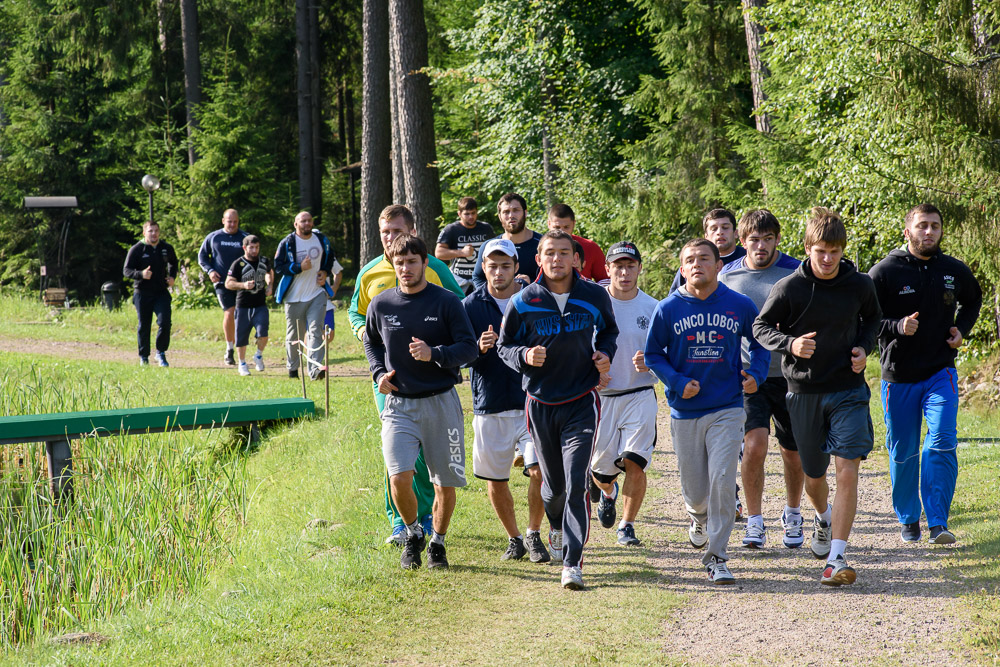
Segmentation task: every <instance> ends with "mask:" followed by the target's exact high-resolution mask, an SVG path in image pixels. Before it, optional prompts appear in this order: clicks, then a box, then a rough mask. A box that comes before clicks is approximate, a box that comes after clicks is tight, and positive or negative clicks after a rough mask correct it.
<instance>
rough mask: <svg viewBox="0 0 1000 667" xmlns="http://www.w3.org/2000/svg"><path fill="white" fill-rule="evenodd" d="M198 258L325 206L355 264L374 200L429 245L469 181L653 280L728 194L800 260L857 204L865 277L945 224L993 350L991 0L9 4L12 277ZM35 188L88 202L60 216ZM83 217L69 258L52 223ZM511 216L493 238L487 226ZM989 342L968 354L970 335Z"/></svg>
mask: <svg viewBox="0 0 1000 667" xmlns="http://www.w3.org/2000/svg"><path fill="white" fill-rule="evenodd" d="M145 173H152V174H155V175H157V176H158V177H159V178H160V180H161V181H162V183H163V187H162V189H161V190H160V191H159V192H157V193H156V194H155V218H156V220H157V221H158V222H160V224H161V226H162V227H163V232H164V237H165V238H166V239H167V240H169V241H170V242H171V243H172V244H173V245H174V246H175V247H176V248H177V251H178V254H179V255H180V256H181V257H182V261H183V262H184V263H185V264H186V266H188V267H193V268H194V270H188V271H185V272H184V275H183V280H182V283H183V287H181V288H180V289H181V290H182V291H183V292H186V293H188V294H189V295H194V296H193V297H192V301H197V298H196V297H197V295H198V294H205V295H208V294H210V290H208V289H207V288H206V287H205V286H204V277H203V276H202V275H201V272H200V270H198V269H197V266H196V265H195V264H194V262H193V260H194V257H195V255H196V253H197V250H198V247H199V244H200V241H201V239H202V238H203V236H204V235H205V234H206V233H207V232H209V231H211V230H212V229H216V228H218V227H219V226H220V224H219V223H220V219H221V215H222V211H223V210H224V209H225V208H228V207H235V208H237V209H239V211H240V214H241V221H242V224H243V227H244V228H245V229H248V230H250V231H253V232H254V233H257V234H259V235H261V236H262V237H263V238H264V242H265V251H266V250H267V248H274V247H275V245H276V243H277V241H278V240H279V239H280V238H281V237H282V236H284V235H285V234H287V233H288V232H289V231H291V220H292V217H293V216H294V214H295V213H296V212H297V211H298V210H299V209H300V208H306V209H309V210H311V211H312V212H313V213H314V215H315V216H316V218H317V219H318V222H319V228H321V229H322V230H323V231H325V232H326V233H327V234H328V235H329V236H330V237H331V238H332V239H333V241H334V243H335V245H336V249H337V253H338V256H339V257H340V258H341V262H342V264H344V265H345V267H346V269H347V271H346V275H347V276H348V277H350V276H352V275H353V274H354V273H355V272H356V271H357V269H358V268H359V267H360V264H362V263H363V262H365V261H367V260H368V259H370V257H372V256H374V254H375V253H376V252H377V248H378V246H377V238H376V237H374V236H373V235H372V230H373V228H374V220H375V217H376V216H377V213H378V210H379V209H380V208H381V206H383V205H385V204H387V203H390V201H401V202H406V203H408V204H410V205H411V206H413V207H414V208H415V209H416V211H417V213H418V222H419V225H420V230H421V234H422V235H423V236H424V237H425V238H427V239H431V240H433V239H434V238H436V234H437V230H438V229H439V228H440V226H441V225H442V224H446V223H448V222H450V221H452V220H453V219H454V210H455V205H456V202H457V200H458V199H459V198H460V197H462V196H473V197H475V198H476V200H477V201H478V202H480V217H481V219H484V220H486V221H487V222H490V223H492V224H494V226H497V225H496V218H495V205H496V201H497V198H498V197H499V196H500V195H501V194H503V193H505V192H508V191H517V192H520V193H522V194H523V195H524V196H525V197H526V199H527V200H528V209H529V225H530V226H532V227H533V228H535V229H544V213H545V209H546V207H547V206H548V205H550V204H552V203H556V202H566V203H569V204H570V205H571V206H572V207H573V208H574V209H575V211H576V213H577V219H578V229H579V230H580V231H579V232H578V233H582V234H583V235H585V236H588V237H590V238H593V239H595V240H597V241H598V242H599V243H601V244H602V245H603V246H605V247H606V246H607V245H608V244H610V243H611V242H613V241H616V240H620V239H622V238H629V239H631V240H633V241H635V242H636V243H638V244H639V246H640V248H642V250H643V252H644V255H645V257H646V263H645V264H646V276H645V287H646V289H647V291H650V292H651V293H652V294H654V295H658V296H663V295H664V293H665V288H666V285H667V284H668V283H669V279H670V276H671V274H672V271H673V269H674V268H675V267H676V259H675V257H676V253H677V250H678V249H679V247H680V244H681V243H683V241H684V240H686V239H688V238H691V237H693V236H695V235H697V234H698V233H699V227H700V220H701V216H702V214H703V213H704V212H705V211H706V210H707V209H710V208H712V207H715V206H725V207H727V208H730V209H732V210H735V211H737V212H740V211H743V210H746V209H747V208H751V207H757V206H766V207H768V208H770V209H771V210H772V211H774V212H775V214H776V215H777V216H778V217H779V219H780V220H781V221H782V223H783V225H784V228H783V230H784V234H783V237H784V238H783V242H782V249H783V250H785V251H786V252H789V253H791V254H796V255H799V256H801V254H802V249H801V244H800V242H799V239H800V238H801V231H802V226H803V224H804V221H805V219H806V216H807V214H808V210H809V208H810V207H812V206H814V205H824V206H829V207H831V208H834V209H836V210H838V211H840V212H841V213H842V214H843V215H844V216H845V221H846V222H847V224H848V226H849V230H850V243H849V247H848V252H849V255H850V257H851V258H852V259H854V260H855V261H857V263H858V264H859V266H860V268H861V269H862V270H866V269H867V268H869V267H870V266H871V265H872V264H874V263H875V262H876V261H877V260H878V259H879V258H880V257H882V256H884V255H885V254H886V253H887V252H888V251H889V250H890V249H891V248H893V247H896V246H898V245H899V244H900V243H901V241H902V238H901V226H902V217H903V214H904V213H905V212H906V210H908V209H909V208H910V207H911V206H913V205H914V204H916V203H919V202H923V201H930V202H933V203H935V204H937V205H938V206H939V207H940V208H941V209H942V211H943V212H944V218H945V222H946V236H945V241H944V246H945V248H946V251H947V252H949V253H951V254H954V255H956V256H958V257H960V258H962V259H963V260H964V261H966V262H967V263H968V264H970V266H972V267H973V269H974V271H975V272H976V274H977V276H978V277H979V279H980V281H981V282H982V283H983V286H984V291H985V292H986V294H987V295H989V298H990V299H991V300H990V301H988V302H987V305H988V306H989V307H985V308H984V309H983V314H982V319H981V322H980V326H978V327H977V330H976V331H977V334H976V335H977V338H978V342H979V344H980V346H986V347H995V346H996V344H997V333H998V323H1000V300H998V296H997V289H996V288H997V284H998V281H1000V253H998V252H997V249H998V248H1000V224H998V211H1000V9H998V7H997V5H996V3H989V2H982V1H980V0H852V1H851V2H846V1H844V2H842V1H820V0H771V1H770V2H766V1H765V0H743V1H742V3H737V2H723V1H722V0H601V1H599V2H598V1H587V0H546V1H544V2H542V1H539V0H426V1H425V2H421V1H419V0H364V2H363V3H361V2H357V1H348V0H327V1H326V2H314V3H312V4H310V3H308V2H306V1H305V0H297V1H296V2H295V3H291V2H278V1H276V0H254V1H248V0H227V1H226V2H222V1H220V0H200V1H197V0H129V1H127V2H126V1H122V0H110V1H108V0H103V1H98V0H4V2H2V3H0V285H2V286H3V289H5V290H15V291H17V290H28V289H36V288H38V287H39V282H40V273H41V270H40V269H41V267H42V266H47V267H49V274H50V276H53V273H56V274H58V275H56V276H53V277H57V278H59V279H61V280H63V281H65V284H66V286H67V287H69V289H70V293H71V295H72V296H74V297H75V298H77V299H79V300H80V301H87V300H92V299H93V298H94V297H96V296H97V294H98V292H99V290H100V285H101V283H103V282H104V281H106V280H120V279H121V271H120V267H121V264H122V262H123V258H124V254H125V249H126V248H127V247H128V246H129V245H131V244H132V243H134V242H135V240H136V239H137V238H138V236H139V225H140V224H141V223H142V221H143V220H144V219H146V217H147V216H148V212H147V210H146V201H147V200H146V193H145V192H144V191H143V190H142V188H141V187H140V185H139V181H140V179H141V177H142V175H143V174H145ZM31 195H73V196H76V197H77V198H78V200H79V207H78V208H77V209H76V210H74V211H73V212H72V215H71V217H70V218H69V223H68V226H66V225H67V223H66V218H65V212H61V211H53V212H38V211H31V210H26V209H25V208H24V206H23V198H24V197H25V196H31ZM64 230H65V234H66V244H65V245H66V251H65V262H64V263H63V264H64V265H60V262H59V258H58V245H59V244H58V239H59V238H60V236H61V235H62V234H63V233H64ZM498 230H499V228H498ZM980 349H981V348H980Z"/></svg>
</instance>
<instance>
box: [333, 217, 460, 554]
mask: <svg viewBox="0 0 1000 667" xmlns="http://www.w3.org/2000/svg"><path fill="white" fill-rule="evenodd" d="M378 233H379V239H380V240H381V242H382V254H380V255H379V256H378V257H375V258H374V259H372V260H371V261H370V262H368V263H367V264H365V265H364V266H363V267H361V271H359V272H358V277H357V278H355V280H354V295H353V296H352V297H351V305H350V307H349V308H348V310H347V318H348V320H349V321H350V323H351V330H352V331H353V333H354V336H355V337H356V338H357V339H358V340H359V341H361V342H364V333H365V324H366V316H367V314H368V305H369V304H370V303H371V302H372V300H373V299H374V298H375V297H376V296H378V295H379V294H381V293H382V292H384V291H385V290H387V289H392V288H393V287H398V286H399V279H398V278H397V277H396V272H395V269H394V268H393V266H392V262H391V261H390V260H389V255H388V252H389V245H390V244H391V243H392V242H393V241H395V240H396V239H397V238H399V237H400V236H414V235H416V233H417V229H416V219H415V218H414V217H413V212H412V211H410V209H408V208H407V207H405V206H403V205H401V204H390V205H389V206H386V207H385V208H384V209H382V212H381V213H380V214H379V216H378ZM424 278H425V279H426V280H427V282H429V283H432V284H434V285H439V286H441V287H444V288H445V289H446V290H448V291H449V292H452V293H453V294H455V295H456V296H458V297H459V298H462V297H464V296H465V292H463V291H462V288H461V287H459V286H458V283H457V282H455V277H454V276H453V275H452V273H451V271H449V270H448V266H447V265H446V264H445V263H444V262H442V261H441V260H440V259H437V258H436V257H428V258H427V269H426V270H425V272H424ZM372 390H373V392H374V394H375V407H376V409H377V410H378V413H379V414H380V415H381V414H382V409H383V408H384V407H385V394H383V393H381V392H379V390H378V385H377V384H375V383H373V384H372ZM414 468H415V470H414V476H413V491H414V493H415V494H416V496H417V508H418V510H419V512H420V517H421V522H422V523H423V525H424V526H425V528H426V532H430V530H431V509H432V507H431V506H432V503H433V502H434V486H433V485H432V484H431V482H430V479H429V477H428V474H427V466H426V464H425V463H424V456H423V452H421V453H419V454H418V455H417V461H416V463H415V466H414ZM384 483H385V488H384V495H385V513H386V516H387V517H388V518H389V523H390V524H391V525H392V533H391V534H390V535H389V537H388V538H387V539H386V544H395V545H397V546H403V542H404V540H405V537H406V526H405V525H404V524H403V519H402V517H401V516H400V514H399V512H398V511H397V509H396V506H395V505H394V504H393V502H392V494H391V493H390V491H389V476H388V474H386V477H385V480H384Z"/></svg>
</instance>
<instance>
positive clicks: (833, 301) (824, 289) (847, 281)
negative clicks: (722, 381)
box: [753, 259, 882, 394]
mask: <svg viewBox="0 0 1000 667" xmlns="http://www.w3.org/2000/svg"><path fill="white" fill-rule="evenodd" d="M881 320H882V310H881V308H879V304H878V297H876V295H875V286H874V284H873V283H872V279H871V278H869V277H868V276H867V275H865V274H863V273H858V270H857V269H856V268H855V267H854V264H853V263H851V262H850V261H849V260H846V259H841V260H840V268H839V270H838V272H837V275H836V277H835V278H832V279H831V280H821V279H819V278H817V277H816V276H815V275H814V274H813V271H812V266H811V265H810V263H809V262H808V261H805V262H802V264H801V265H800V266H799V268H798V269H796V270H795V273H793V274H791V275H790V276H787V277H785V278H782V279H781V280H779V281H778V282H777V283H775V285H774V287H773V288H771V294H770V295H769V296H768V297H767V301H765V302H764V307H763V308H761V309H760V315H758V316H757V320H756V321H755V322H754V325H753V333H754V336H756V337H757V340H759V341H760V344H761V345H763V346H764V347H766V348H767V349H769V350H771V351H772V352H781V353H783V354H784V356H783V357H782V359H781V374H782V375H784V376H785V379H786V380H788V391H791V392H795V393H798V394H828V393H834V392H838V391H844V390H846V389H853V388H855V387H860V386H861V385H863V384H864V382H865V375H864V373H863V372H862V373H855V372H854V371H853V370H852V369H851V350H852V349H853V348H855V347H860V348H862V349H863V350H864V351H865V354H871V352H872V349H873V348H874V347H875V336H876V334H877V333H878V329H879V325H880V324H881ZM810 332H815V333H816V337H815V338H814V340H815V341H816V350H815V352H814V353H813V356H812V357H811V358H809V359H803V358H801V357H796V356H793V355H792V341H793V340H795V339H796V338H798V337H799V336H802V335H804V334H808V333H810Z"/></svg>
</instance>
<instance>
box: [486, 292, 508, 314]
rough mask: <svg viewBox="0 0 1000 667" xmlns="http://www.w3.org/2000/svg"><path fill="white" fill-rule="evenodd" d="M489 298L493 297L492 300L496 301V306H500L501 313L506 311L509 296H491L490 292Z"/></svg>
mask: <svg viewBox="0 0 1000 667" xmlns="http://www.w3.org/2000/svg"><path fill="white" fill-rule="evenodd" d="M490 298H491V299H493V300H494V301H496V303H497V306H498V307H499V308H500V312H501V313H506V312H507V304H508V303H510V299H511V297H507V298H506V299H498V298H496V297H495V296H493V295H492V294H490Z"/></svg>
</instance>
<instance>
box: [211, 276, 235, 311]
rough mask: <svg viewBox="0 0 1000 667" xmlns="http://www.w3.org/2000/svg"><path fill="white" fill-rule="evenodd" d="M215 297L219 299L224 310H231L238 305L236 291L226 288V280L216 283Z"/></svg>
mask: <svg viewBox="0 0 1000 667" xmlns="http://www.w3.org/2000/svg"><path fill="white" fill-rule="evenodd" d="M215 298H217V299H218V300H219V305H220V306H222V310H229V309H230V308H235V307H236V292H234V291H233V290H231V289H226V285H225V280H220V281H219V282H217V283H215Z"/></svg>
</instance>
